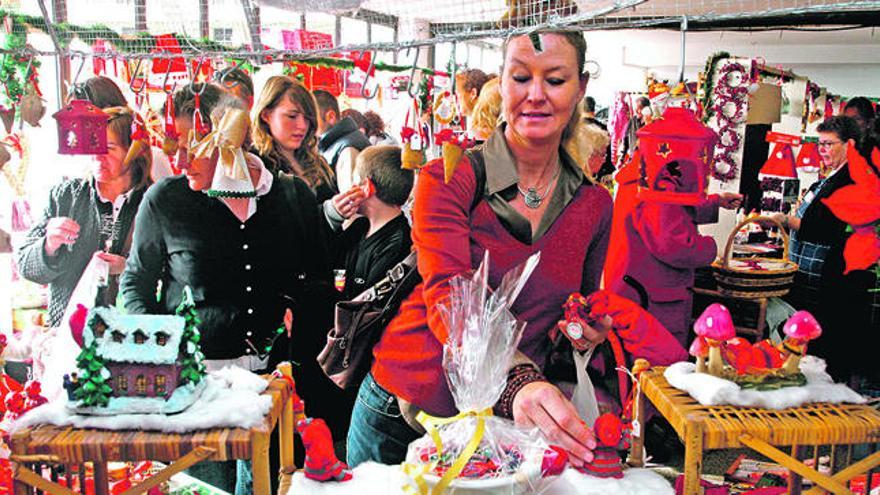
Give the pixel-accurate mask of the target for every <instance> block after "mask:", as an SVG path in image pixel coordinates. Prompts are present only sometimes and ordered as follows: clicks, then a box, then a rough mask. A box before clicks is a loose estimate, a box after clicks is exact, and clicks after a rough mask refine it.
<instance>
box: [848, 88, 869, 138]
mask: <svg viewBox="0 0 880 495" xmlns="http://www.w3.org/2000/svg"><path fill="white" fill-rule="evenodd" d="M849 109H853V110H855V111H856V113H857V114H859V118H860V119H861V120H862V125H864V126H870V125H871V123H872V122H873V120H874V116H875V113H874V105H873V104H872V103H871V100H869V99H867V98H865V97H864V96H856V97H855V98H851V99H850V100H849V101H848V102H846V107H844V110H849ZM866 130H867V128H866Z"/></svg>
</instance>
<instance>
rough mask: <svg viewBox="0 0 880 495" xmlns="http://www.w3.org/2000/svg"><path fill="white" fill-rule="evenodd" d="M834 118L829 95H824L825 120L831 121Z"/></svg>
mask: <svg viewBox="0 0 880 495" xmlns="http://www.w3.org/2000/svg"><path fill="white" fill-rule="evenodd" d="M831 117H834V105H832V104H831V95H829V94H826V95H825V120H826V121H827V120H829V119H831Z"/></svg>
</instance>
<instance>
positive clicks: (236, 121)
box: [189, 108, 250, 181]
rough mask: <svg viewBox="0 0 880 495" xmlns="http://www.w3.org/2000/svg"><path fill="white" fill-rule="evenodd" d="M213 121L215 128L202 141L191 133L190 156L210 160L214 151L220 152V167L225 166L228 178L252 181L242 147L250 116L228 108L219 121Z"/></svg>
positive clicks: (241, 111)
mask: <svg viewBox="0 0 880 495" xmlns="http://www.w3.org/2000/svg"><path fill="white" fill-rule="evenodd" d="M211 120H212V124H213V128H214V130H212V131H211V132H210V133H208V135H206V136H205V137H204V138H202V139H201V140H197V139H196V138H195V133H194V132H192V131H190V147H189V152H190V155H191V156H192V157H194V158H209V157H210V156H211V155H212V154H213V153H214V150H219V151H220V158H219V161H218V165H222V166H223V171H224V173H225V174H226V177H229V178H230V179H233V180H248V181H249V180H250V176H249V175H248V171H247V161H245V158H244V152H243V151H242V149H241V147H242V146H243V145H244V140H245V137H247V131H248V114H247V112H245V111H244V110H240V109H238V108H228V109H226V111H225V112H224V113H223V117H221V118H220V120H219V121H214V119H211Z"/></svg>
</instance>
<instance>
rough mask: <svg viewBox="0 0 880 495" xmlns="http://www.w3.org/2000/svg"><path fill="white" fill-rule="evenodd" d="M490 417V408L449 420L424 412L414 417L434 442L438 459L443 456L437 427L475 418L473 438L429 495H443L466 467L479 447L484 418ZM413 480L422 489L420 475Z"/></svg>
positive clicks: (484, 425) (465, 413)
mask: <svg viewBox="0 0 880 495" xmlns="http://www.w3.org/2000/svg"><path fill="white" fill-rule="evenodd" d="M490 416H492V409H491V408H487V409H483V410H482V411H464V412H461V413H459V414H457V415H455V416H453V417H451V418H437V417H434V416H431V415H430V414H427V413H425V412H424V411H422V412H420V413H419V414H418V415H417V416H416V421H418V422H419V423H421V424H422V426H424V427H425V430H426V431H427V432H428V434H429V435H431V439H432V440H434V446H435V447H437V457H438V458H439V457H440V456H441V455H442V454H443V441H442V440H441V439H440V432H438V431H437V427H438V426H442V425H446V424H449V423H454V422H456V421H460V420H462V419H465V418H469V417H475V418H477V427H476V429H475V430H474V436H473V437H471V439H470V441H468V443H467V445H465V447H464V449H462V451H461V452H460V453H459V454H458V457H456V458H455V462H453V463H452V466H450V467H449V469H448V470H447V471H446V472H445V473H444V474H443V476H442V477H441V478H440V481H439V482H438V483H437V484H436V485H434V489H433V490H431V495H440V494H441V493H443V492H444V491H445V490H446V488H447V487H448V486H449V484H450V483H452V481H453V480H454V479H455V478H457V477H458V475H459V474H460V473H461V471H462V470H463V469H464V467H465V465H467V462H468V461H469V460H470V458H471V456H472V455H474V452H476V451H477V447H479V446H480V441H481V440H482V439H483V433H485V432H486V418H487V417H490ZM415 478H416V483H417V484H418V485H419V487H420V488H422V487H423V486H424V485H423V483H422V479H421V475H420V474H417V475H416V476H415ZM421 493H422V495H427V493H428V491H427V488H424V491H422V492H421Z"/></svg>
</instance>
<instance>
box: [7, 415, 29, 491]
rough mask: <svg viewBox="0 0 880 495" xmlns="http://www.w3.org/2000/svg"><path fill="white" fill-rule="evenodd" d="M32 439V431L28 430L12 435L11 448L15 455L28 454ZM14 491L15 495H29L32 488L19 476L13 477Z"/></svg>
mask: <svg viewBox="0 0 880 495" xmlns="http://www.w3.org/2000/svg"><path fill="white" fill-rule="evenodd" d="M30 439H31V431H30V429H28V428H25V429H23V430H19V431H17V432H15V433H13V434H12V437H11V438H10V444H11V445H10V448H11V450H12V453H13V454H17V455H24V454H26V453H27V445H28V442H30ZM12 485H13V491H14V492H15V495H28V494H29V493H30V491H31V490H30V488H29V487H28V485H27V484H25V483H24V482H23V481H22V480H20V479H19V478H18V476H13V482H12Z"/></svg>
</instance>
